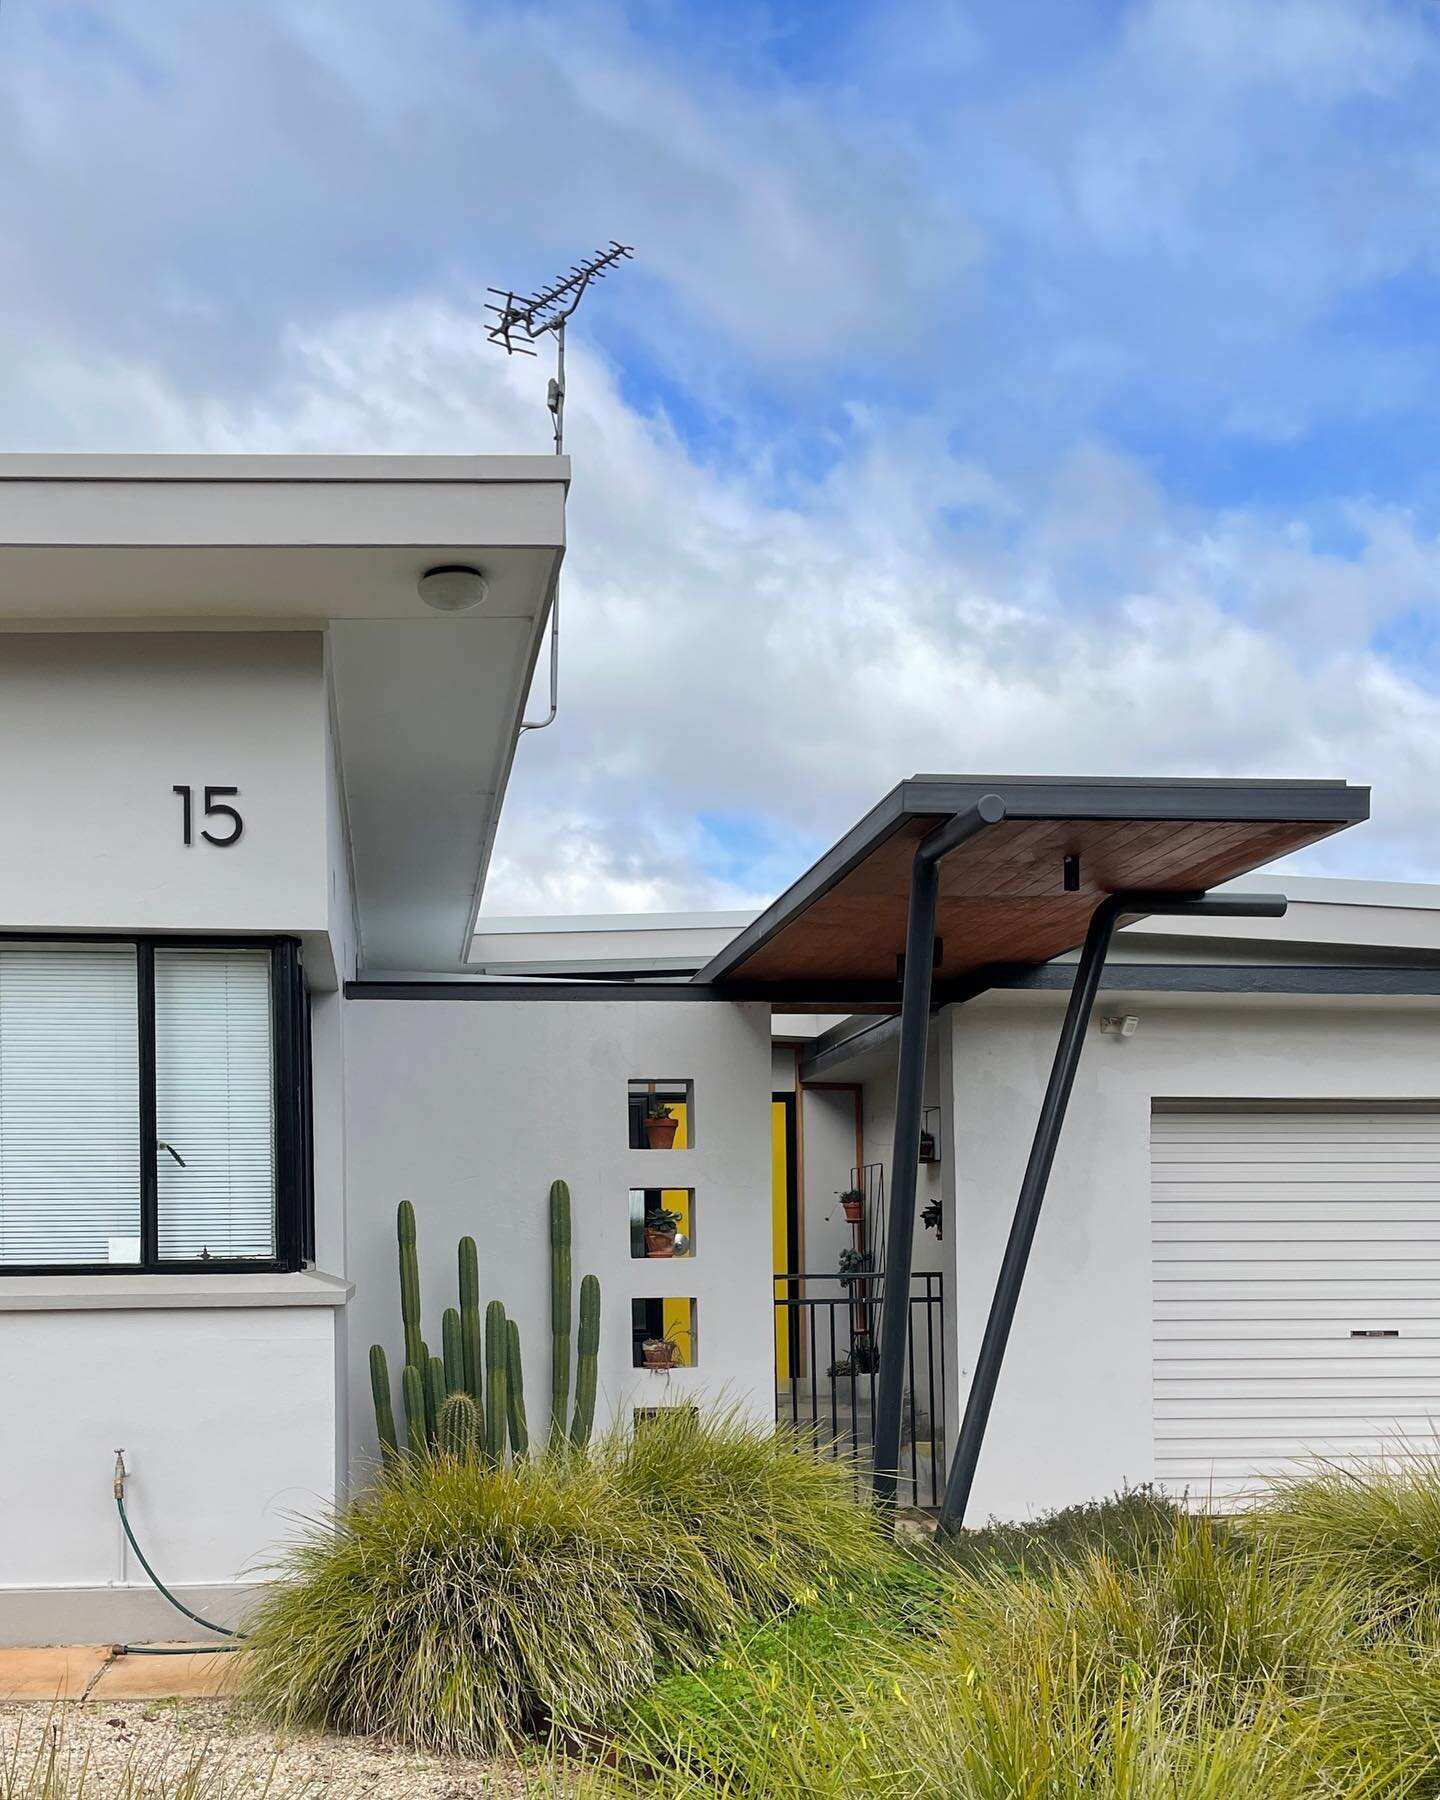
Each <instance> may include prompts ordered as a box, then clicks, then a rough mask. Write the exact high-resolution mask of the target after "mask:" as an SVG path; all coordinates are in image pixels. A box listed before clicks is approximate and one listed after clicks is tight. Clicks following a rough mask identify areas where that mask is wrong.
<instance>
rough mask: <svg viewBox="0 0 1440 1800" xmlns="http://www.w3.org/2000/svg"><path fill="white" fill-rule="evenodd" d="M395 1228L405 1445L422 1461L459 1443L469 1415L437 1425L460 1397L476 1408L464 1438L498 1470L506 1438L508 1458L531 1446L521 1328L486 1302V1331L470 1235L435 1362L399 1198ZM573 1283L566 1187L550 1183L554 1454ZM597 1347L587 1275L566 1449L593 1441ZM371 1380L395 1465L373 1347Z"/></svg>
mask: <svg viewBox="0 0 1440 1800" xmlns="http://www.w3.org/2000/svg"><path fill="white" fill-rule="evenodd" d="M395 1228H396V1240H397V1244H398V1247H399V1262H400V1316H401V1319H402V1320H403V1322H404V1327H405V1363H404V1367H403V1369H402V1371H401V1382H400V1388H401V1397H402V1399H403V1401H404V1405H405V1436H406V1447H407V1448H408V1449H409V1451H410V1452H411V1453H412V1454H414V1455H423V1454H424V1453H425V1452H426V1451H427V1450H433V1449H434V1448H435V1447H436V1446H437V1445H442V1446H443V1445H447V1444H451V1445H455V1446H460V1445H462V1444H463V1443H465V1442H466V1441H467V1439H466V1433H465V1430H464V1429H463V1425H462V1423H461V1421H463V1420H465V1419H470V1418H471V1414H469V1413H466V1412H465V1410H464V1409H463V1408H453V1407H452V1408H451V1409H450V1411H449V1412H447V1413H445V1419H446V1423H445V1425H444V1426H443V1428H442V1423H441V1414H442V1412H444V1411H445V1408H446V1405H447V1403H448V1402H449V1401H450V1400H454V1399H457V1398H460V1399H466V1400H468V1401H469V1402H470V1404H471V1408H472V1411H473V1421H472V1423H473V1430H472V1431H471V1432H470V1436H469V1439H468V1442H469V1443H470V1444H471V1446H472V1453H474V1454H483V1455H484V1456H485V1458H486V1459H487V1460H488V1461H490V1462H493V1463H499V1462H501V1461H503V1460H504V1457H505V1448H506V1439H507V1437H508V1438H509V1440H510V1445H511V1452H512V1454H514V1455H516V1456H522V1455H524V1454H525V1453H526V1451H527V1449H528V1446H529V1428H528V1424H527V1421H526V1417H525V1389H524V1377H523V1373H522V1369H521V1362H520V1332H519V1327H518V1325H517V1324H515V1323H513V1322H512V1321H510V1320H509V1319H507V1317H506V1314H505V1308H504V1306H503V1305H502V1304H501V1303H500V1302H499V1301H498V1300H492V1301H491V1302H490V1304H489V1306H488V1307H487V1308H486V1309H485V1312H484V1322H483V1326H482V1322H481V1318H482V1315H481V1302H480V1259H479V1253H478V1251H477V1249H476V1247H475V1240H474V1238H472V1237H464V1238H461V1240H460V1246H459V1276H460V1305H459V1307H458V1308H456V1307H449V1308H447V1309H446V1311H445V1315H444V1320H443V1329H442V1336H441V1349H442V1351H443V1352H444V1354H443V1355H442V1356H432V1355H431V1354H430V1347H429V1345H428V1344H427V1343H426V1341H425V1337H424V1334H423V1329H422V1322H421V1307H420V1262H419V1252H418V1248H417V1242H416V1228H415V1208H414V1207H413V1206H412V1205H411V1203H410V1202H409V1201H408V1200H402V1201H401V1202H400V1204H399V1206H398V1208H397V1209H396V1220H395ZM572 1279H573V1277H572V1271H571V1225H570V1190H569V1188H568V1187H567V1186H566V1184H565V1183H564V1182H563V1181H555V1182H552V1183H551V1185H550V1338H551V1371H550V1383H551V1386H550V1398H551V1412H550V1443H551V1446H552V1447H553V1448H557V1449H558V1448H560V1447H561V1446H563V1445H564V1444H565V1442H566V1439H567V1433H566V1430H565V1413H566V1409H567V1407H568V1406H569V1403H570V1395H571V1361H570V1358H571V1334H572V1326H573V1315H572V1308H571V1281H572ZM599 1347H600V1284H599V1282H598V1281H597V1280H596V1279H595V1277H594V1276H593V1275H587V1276H586V1277H585V1279H584V1281H583V1282H581V1284H580V1329H579V1336H578V1343H577V1346H576V1350H577V1355H576V1365H575V1368H576V1373H575V1379H574V1413H573V1417H572V1419H571V1423H570V1430H569V1433H568V1439H569V1442H570V1443H571V1444H572V1445H575V1446H578V1447H582V1448H583V1446H584V1445H586V1444H587V1443H588V1442H589V1440H590V1434H591V1431H592V1429H593V1427H594V1422H595V1394H596V1384H597V1359H598V1353H599ZM370 1383H371V1391H372V1394H373V1397H374V1401H375V1429H376V1433H377V1435H378V1437H379V1439H380V1445H381V1449H382V1451H383V1452H384V1454H385V1457H386V1459H387V1460H391V1459H393V1458H394V1457H395V1455H396V1454H397V1453H398V1451H399V1449H400V1442H399V1433H398V1432H397V1431H396V1428H395V1414H394V1400H393V1394H392V1391H391V1386H390V1370H389V1365H388V1363H387V1361H386V1358H385V1351H384V1349H383V1348H382V1347H381V1346H380V1345H379V1344H377V1345H375V1346H374V1347H373V1348H372V1350H371V1352H370ZM457 1453H458V1452H457Z"/></svg>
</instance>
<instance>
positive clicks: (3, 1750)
mask: <svg viewBox="0 0 1440 1800" xmlns="http://www.w3.org/2000/svg"><path fill="white" fill-rule="evenodd" d="M106 1749H107V1751H108V1749H109V1746H108V1745H107V1746H106ZM105 1763H106V1767H105V1769H104V1771H103V1772H102V1770H101V1768H100V1766H99V1759H97V1758H96V1756H95V1753H94V1741H93V1738H92V1736H90V1735H88V1734H87V1733H85V1732H84V1731H77V1730H75V1729H73V1728H72V1727H71V1725H70V1723H69V1721H68V1720H67V1719H66V1717H65V1716H64V1713H63V1711H62V1710H61V1709H60V1708H58V1707H57V1709H56V1710H55V1711H54V1712H52V1713H51V1715H50V1716H49V1717H48V1718H47V1719H46V1720H45V1721H44V1722H43V1723H41V1724H39V1725H38V1726H37V1725H36V1724H34V1723H32V1722H30V1721H27V1720H26V1718H25V1717H24V1716H23V1715H21V1716H18V1717H16V1718H14V1719H13V1720H11V1721H9V1722H8V1724H7V1725H6V1728H5V1729H4V1731H3V1732H0V1800H266V1796H267V1795H268V1794H270V1793H271V1791H272V1786H273V1782H274V1777H275V1761H274V1759H273V1758H272V1759H268V1760H266V1759H261V1760H259V1761H246V1760H237V1759H236V1758H234V1757H231V1756H227V1755H226V1754H225V1751H224V1746H223V1744H221V1745H219V1746H217V1745H211V1744H207V1745H201V1746H199V1747H197V1748H193V1749H184V1750H178V1751H172V1752H171V1753H170V1754H169V1755H165V1754H163V1753H160V1754H150V1753H148V1752H145V1751H141V1750H137V1749H132V1750H131V1751H130V1753H129V1754H128V1755H127V1756H126V1758H125V1760H124V1762H123V1764H122V1765H121V1766H120V1767H119V1768H116V1767H115V1765H114V1762H113V1759H112V1758H111V1757H109V1756H108V1755H107V1757H106V1758H105Z"/></svg>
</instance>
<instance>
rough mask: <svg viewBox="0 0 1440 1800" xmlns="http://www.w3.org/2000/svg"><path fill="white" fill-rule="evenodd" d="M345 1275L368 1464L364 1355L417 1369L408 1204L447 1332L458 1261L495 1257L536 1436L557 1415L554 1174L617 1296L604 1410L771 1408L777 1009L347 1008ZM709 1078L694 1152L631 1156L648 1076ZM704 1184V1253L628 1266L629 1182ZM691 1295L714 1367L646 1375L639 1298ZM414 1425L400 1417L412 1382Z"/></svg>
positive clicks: (585, 1263)
mask: <svg viewBox="0 0 1440 1800" xmlns="http://www.w3.org/2000/svg"><path fill="white" fill-rule="evenodd" d="M345 1067H346V1093H347V1102H346V1119H347V1124H346V1155H347V1167H348V1192H347V1231H348V1255H347V1268H346V1273H347V1275H348V1276H349V1278H350V1279H351V1280H353V1281H354V1282H355V1285H356V1293H355V1298H354V1300H353V1301H352V1302H351V1305H350V1308H349V1315H350V1316H349V1318H348V1321H347V1326H348V1332H349V1340H350V1358H349V1360H350V1394H351V1401H350V1409H351V1412H350V1416H351V1441H352V1445H353V1451H354V1461H355V1464H356V1465H357V1466H359V1467H363V1465H364V1464H365V1462H366V1461H367V1459H368V1458H369V1457H371V1456H373V1453H374V1442H375V1430H374V1416H373V1411H372V1407H371V1399H370V1384H369V1372H368V1367H367V1358H368V1354H369V1346H370V1344H371V1343H372V1342H377V1341H378V1342H381V1343H383V1344H384V1345H385V1346H386V1349H387V1353H388V1355H389V1358H390V1363H391V1369H392V1374H394V1375H395V1376H396V1385H397V1390H398V1366H399V1363H400V1360H401V1357H400V1350H401V1331H400V1310H399V1298H398V1289H397V1277H396V1261H395V1207H396V1203H397V1202H398V1201H399V1200H401V1199H402V1198H409V1199H410V1200H413V1202H414V1203H415V1209H416V1213H417V1215H418V1220H419V1235H420V1252H421V1280H422V1286H423V1294H424V1307H425V1328H426V1333H427V1338H428V1341H429V1342H430V1344H431V1347H432V1348H433V1349H436V1350H438V1347H439V1342H440V1318H441V1313H442V1311H443V1309H444V1308H445V1307H446V1306H450V1305H454V1304H455V1303H456V1273H455V1254H456V1244H457V1242H458V1240H459V1239H460V1238H461V1237H462V1236H463V1235H465V1234H466V1233H469V1234H471V1235H473V1236H474V1237H475V1238H476V1239H477V1241H478V1244H479V1249H480V1279H481V1287H482V1291H483V1294H484V1297H485V1299H486V1300H487V1301H488V1300H490V1299H500V1300H502V1301H503V1302H504V1303H505V1306H506V1308H507V1310H508V1311H509V1312H510V1313H511V1315H512V1316H513V1317H515V1318H516V1319H517V1320H518V1321H519V1324H520V1329H521V1338H522V1343H523V1349H524V1362H525V1388H526V1398H527V1403H528V1410H529V1416H530V1425H531V1429H532V1431H535V1430H536V1429H539V1430H542V1431H543V1430H544V1429H545V1428H546V1426H547V1423H548V1419H549V1390H550V1336H549V1331H550V1303H549V1268H550V1263H549V1222H548V1218H549V1215H548V1200H547V1197H548V1193H549V1187H550V1182H551V1181H552V1180H553V1179H554V1178H556V1177H563V1178H564V1179H565V1180H566V1181H568V1182H569V1184H570V1189H571V1193H572V1196H573V1242H574V1251H573V1256H574V1271H575V1285H576V1292H577V1294H578V1290H579V1282H580V1277H581V1275H582V1274H586V1273H591V1272H593V1273H594V1274H596V1275H598V1276H599V1278H600V1284H601V1295H602V1302H601V1305H602V1311H601V1348H600V1384H599V1386H600V1394H599V1404H598V1407H597V1419H602V1418H608V1417H613V1416H617V1415H618V1416H622V1417H623V1416H625V1415H627V1414H628V1412H629V1410H630V1409H631V1408H632V1407H635V1406H656V1405H668V1404H676V1403H680V1402H684V1401H686V1400H688V1399H690V1398H691V1397H693V1396H695V1395H697V1394H711V1395H713V1394H719V1393H724V1394H726V1395H728V1396H730V1397H732V1398H734V1399H736V1400H738V1401H741V1402H744V1403H745V1404H747V1405H750V1406H753V1407H754V1409H755V1410H756V1413H757V1414H758V1415H759V1416H761V1417H764V1418H770V1417H773V1408H774V1393H773V1382H774V1336H773V1328H772V1322H771V1313H772V1303H771V1285H770V1093H771V1087H770V1082H771V1050H770V1024H769V1018H768V1016H767V1011H766V1009H765V1008H763V1007H758V1006H730V1005H721V1004H708V1003H692V1004H678V1003H655V1002H651V1003H646V1002H630V1001H599V1000H597V1001H586V1002H581V1003H566V1002H561V1001H543V1002H537V1001H528V1002H526V1001H521V1002H506V1001H496V1000H485V1001H474V1000H464V999H428V1000H413V1001H412V1000H405V1001H399V1000H363V999H362V1000H351V1001H348V1002H347V1003H346V1021H345ZM632 1078H635V1079H659V1078H684V1079H688V1080H691V1081H693V1082H694V1114H693V1123H694V1134H695V1137H694V1142H695V1147H694V1148H693V1149H690V1150H682V1151H651V1150H631V1149H630V1148H629V1147H628V1129H627V1119H626V1092H627V1083H628V1082H629V1081H630V1080H631V1079H632ZM665 1186H674V1187H689V1188H693V1189H694V1190H695V1196H696V1198H695V1208H696V1211H695V1237H696V1245H697V1254H696V1255H695V1256H694V1257H693V1258H687V1259H677V1260H675V1261H661V1260H656V1261H645V1260H635V1259H632V1258H631V1256H630V1240H629V1212H628V1202H629V1190H630V1189H631V1188H632V1187H665ZM662 1296H678V1297H687V1296H693V1297H694V1298H695V1299H696V1300H697V1302H698V1327H697V1328H698V1366H695V1367H688V1368H683V1369H677V1370H675V1371H673V1372H670V1373H663V1374H661V1373H654V1372H646V1371H642V1370H636V1369H634V1368H632V1367H631V1333H630V1302H631V1300H632V1298H646V1297H650V1298H657V1297H662ZM396 1405H397V1416H398V1411H399V1403H398V1392H397V1402H396Z"/></svg>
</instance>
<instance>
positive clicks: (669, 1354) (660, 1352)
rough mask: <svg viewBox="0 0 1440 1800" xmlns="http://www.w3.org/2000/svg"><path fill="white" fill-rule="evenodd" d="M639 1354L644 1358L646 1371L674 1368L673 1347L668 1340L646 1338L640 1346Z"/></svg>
mask: <svg viewBox="0 0 1440 1800" xmlns="http://www.w3.org/2000/svg"><path fill="white" fill-rule="evenodd" d="M640 1354H641V1355H642V1356H643V1357H644V1358H645V1367H646V1368H647V1369H673V1368H674V1367H675V1346H674V1344H672V1343H671V1342H670V1340H669V1339H668V1338H646V1340H645V1342H644V1343H643V1344H642V1345H641V1346H640Z"/></svg>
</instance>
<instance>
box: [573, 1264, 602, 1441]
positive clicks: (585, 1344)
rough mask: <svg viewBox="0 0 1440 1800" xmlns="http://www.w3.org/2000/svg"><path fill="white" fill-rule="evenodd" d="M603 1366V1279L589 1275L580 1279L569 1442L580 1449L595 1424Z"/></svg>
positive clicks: (588, 1438)
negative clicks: (601, 1323)
mask: <svg viewBox="0 0 1440 1800" xmlns="http://www.w3.org/2000/svg"><path fill="white" fill-rule="evenodd" d="M599 1368H600V1283H599V1281H598V1280H597V1279H596V1277H595V1276H594V1275H587V1276H586V1277H585V1279H584V1280H583V1281H582V1282H581V1283H580V1335H579V1337H578V1339H577V1341H576V1355H575V1417H574V1419H573V1420H572V1421H571V1424H570V1442H571V1443H572V1444H573V1445H574V1446H575V1447H576V1448H577V1449H580V1450H583V1449H584V1448H585V1446H586V1445H587V1444H588V1443H589V1442H590V1433H591V1431H592V1430H593V1429H594V1427H595V1389H596V1385H597V1382H598V1379H599Z"/></svg>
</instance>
